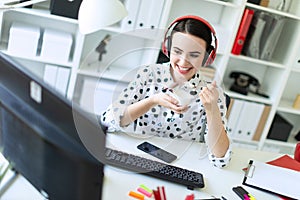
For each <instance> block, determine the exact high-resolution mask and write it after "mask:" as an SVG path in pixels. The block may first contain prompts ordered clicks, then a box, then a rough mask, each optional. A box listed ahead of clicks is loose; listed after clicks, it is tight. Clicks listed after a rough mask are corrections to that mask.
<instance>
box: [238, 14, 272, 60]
mask: <svg viewBox="0 0 300 200" xmlns="http://www.w3.org/2000/svg"><path fill="white" fill-rule="evenodd" d="M261 14H262V13H261V12H259V11H256V12H255V13H254V16H253V19H252V22H251V25H250V28H249V31H248V34H247V37H246V42H245V45H244V48H243V50H242V52H243V54H245V55H246V56H250V57H253V58H257V59H259V57H260V54H261V36H262V34H263V31H264V28H265V25H266V21H265V20H264V19H263V18H262V17H261Z"/></svg>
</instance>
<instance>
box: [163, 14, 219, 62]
mask: <svg viewBox="0 0 300 200" xmlns="http://www.w3.org/2000/svg"><path fill="white" fill-rule="evenodd" d="M186 19H194V20H197V21H200V22H202V23H203V24H204V25H206V26H207V27H208V28H209V30H210V31H211V34H212V36H213V39H214V47H213V49H212V50H211V52H208V53H209V56H208V57H207V59H206V61H205V64H204V65H205V66H207V65H210V64H212V63H213V61H214V59H215V57H216V55H217V48H218V40H217V37H216V32H215V29H214V28H213V27H212V26H211V24H210V23H209V22H208V21H206V20H205V19H203V18H201V17H199V16H196V15H185V16H181V17H178V18H177V19H175V20H174V21H173V22H172V23H171V24H170V25H169V27H168V29H167V31H166V32H165V36H164V41H163V45H162V51H163V53H164V54H165V55H166V56H168V57H169V52H168V48H167V46H166V42H167V40H169V37H168V36H167V35H168V33H169V32H170V29H171V28H172V27H173V25H174V24H176V23H178V22H180V21H183V20H186ZM209 45H211V44H209ZM211 46H212V45H211Z"/></svg>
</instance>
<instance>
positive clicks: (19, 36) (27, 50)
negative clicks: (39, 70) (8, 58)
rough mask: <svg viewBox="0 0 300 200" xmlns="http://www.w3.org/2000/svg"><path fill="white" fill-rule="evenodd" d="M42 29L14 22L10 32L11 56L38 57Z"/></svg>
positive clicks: (9, 47) (9, 50)
mask: <svg viewBox="0 0 300 200" xmlns="http://www.w3.org/2000/svg"><path fill="white" fill-rule="evenodd" d="M39 38H40V28H39V27H38V26H33V25H30V24H26V23H20V22H13V23H12V25H11V27H10V30H9V39H8V46H7V51H8V53H9V54H13V55H17V56H22V57H33V56H36V55H37V49H38V43H39Z"/></svg>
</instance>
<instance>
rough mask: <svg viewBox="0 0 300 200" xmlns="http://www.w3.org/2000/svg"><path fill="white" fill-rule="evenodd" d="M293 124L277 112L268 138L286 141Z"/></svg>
mask: <svg viewBox="0 0 300 200" xmlns="http://www.w3.org/2000/svg"><path fill="white" fill-rule="evenodd" d="M292 128H293V126H292V125H291V124H290V123H289V122H288V121H287V120H286V119H284V118H283V117H282V116H280V115H279V114H276V115H275V117H274V120H273V122H272V125H271V128H270V130H269V133H268V136H267V138H268V139H273V140H279V141H284V142H286V141H287V140H288V138H289V135H290V132H291V130H292Z"/></svg>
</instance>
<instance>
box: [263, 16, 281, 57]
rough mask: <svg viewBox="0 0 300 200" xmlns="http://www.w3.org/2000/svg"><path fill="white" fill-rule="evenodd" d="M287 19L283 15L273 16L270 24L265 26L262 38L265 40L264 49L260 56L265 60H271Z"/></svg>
mask: <svg viewBox="0 0 300 200" xmlns="http://www.w3.org/2000/svg"><path fill="white" fill-rule="evenodd" d="M284 21H285V19H284V18H283V17H281V16H272V18H271V19H270V21H269V23H267V24H269V26H268V27H267V26H266V28H268V29H266V28H265V30H264V34H263V35H262V40H261V41H265V42H264V43H263V44H262V51H261V56H260V58H261V59H263V60H271V59H272V55H273V52H274V50H275V47H276V44H277V42H278V39H279V36H280V34H281V32H282V29H283V25H284Z"/></svg>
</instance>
